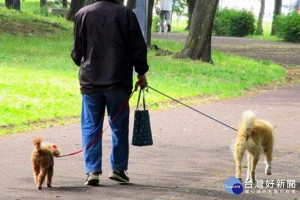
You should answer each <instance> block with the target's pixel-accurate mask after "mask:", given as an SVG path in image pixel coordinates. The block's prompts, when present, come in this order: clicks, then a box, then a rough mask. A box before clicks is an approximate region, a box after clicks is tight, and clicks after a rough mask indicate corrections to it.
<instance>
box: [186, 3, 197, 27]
mask: <svg viewBox="0 0 300 200" xmlns="http://www.w3.org/2000/svg"><path fill="white" fill-rule="evenodd" d="M195 3H196V0H187V6H188V25H187V27H186V28H185V30H189V29H190V26H191V20H192V16H193V11H194V8H195Z"/></svg>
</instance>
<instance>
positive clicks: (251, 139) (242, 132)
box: [234, 111, 274, 183]
mask: <svg viewBox="0 0 300 200" xmlns="http://www.w3.org/2000/svg"><path fill="white" fill-rule="evenodd" d="M273 132H274V126H273V125H272V124H270V123H269V122H267V121H264V120H260V119H256V117H255V114H254V113H253V112H252V111H245V112H244V113H243V119H242V122H241V124H240V125H239V129H238V135H237V140H236V143H235V148H234V157H235V163H236V178H238V179H240V180H242V178H241V162H242V159H243V156H244V153H245V151H247V157H248V173H247V178H246V182H252V183H254V182H255V181H256V180H255V168H256V165H257V162H258V160H259V156H260V153H264V154H265V156H266V169H265V173H266V174H267V175H271V162H272V152H273V143H274V138H273Z"/></svg>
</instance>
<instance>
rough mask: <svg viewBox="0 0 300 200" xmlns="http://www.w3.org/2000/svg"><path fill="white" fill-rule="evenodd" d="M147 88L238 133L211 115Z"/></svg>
mask: <svg viewBox="0 0 300 200" xmlns="http://www.w3.org/2000/svg"><path fill="white" fill-rule="evenodd" d="M147 87H148V88H150V89H151V90H153V91H155V92H157V93H159V94H161V95H163V96H165V97H168V98H169V99H172V100H173V101H175V102H177V103H179V104H181V105H184V106H185V107H188V108H189V109H191V110H193V111H195V112H197V113H199V114H201V115H204V116H205V117H207V118H209V119H212V120H214V121H215V122H218V123H219V124H222V125H223V126H226V127H228V128H230V129H232V130H234V131H238V130H237V129H236V128H233V127H232V126H229V125H227V124H225V123H223V122H221V121H219V120H217V119H215V118H213V117H211V116H209V115H207V114H205V113H203V112H201V111H199V110H197V109H195V108H193V107H191V106H189V105H187V104H185V103H182V102H180V101H178V100H177V99H174V98H172V97H170V96H168V95H166V94H164V93H162V92H160V91H158V90H156V89H154V88H153V87H151V86H149V85H148V86H147Z"/></svg>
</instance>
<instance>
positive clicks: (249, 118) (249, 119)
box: [242, 110, 255, 136]
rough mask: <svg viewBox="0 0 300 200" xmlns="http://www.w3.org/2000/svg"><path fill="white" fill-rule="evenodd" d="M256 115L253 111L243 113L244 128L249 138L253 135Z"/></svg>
mask: <svg viewBox="0 0 300 200" xmlns="http://www.w3.org/2000/svg"><path fill="white" fill-rule="evenodd" d="M254 120H255V114H254V112H253V111H251V110H247V111H244V112H243V118H242V126H243V127H244V129H245V131H246V133H247V135H248V136H250V135H251V132H252V129H253V126H254Z"/></svg>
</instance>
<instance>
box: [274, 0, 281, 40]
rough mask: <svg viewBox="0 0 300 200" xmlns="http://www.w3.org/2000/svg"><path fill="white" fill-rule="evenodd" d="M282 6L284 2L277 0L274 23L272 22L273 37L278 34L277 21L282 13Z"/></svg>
mask: <svg viewBox="0 0 300 200" xmlns="http://www.w3.org/2000/svg"><path fill="white" fill-rule="evenodd" d="M281 6H282V0H275V7H274V12H273V21H272V30H271V35H275V34H276V30H275V19H276V17H277V16H278V15H280V13H281Z"/></svg>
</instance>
